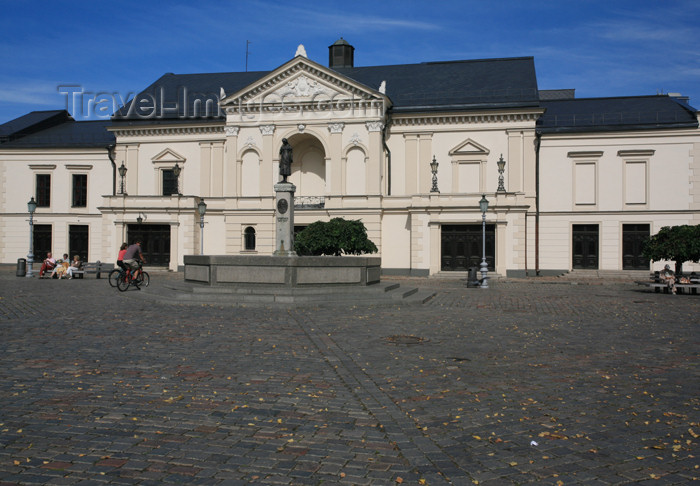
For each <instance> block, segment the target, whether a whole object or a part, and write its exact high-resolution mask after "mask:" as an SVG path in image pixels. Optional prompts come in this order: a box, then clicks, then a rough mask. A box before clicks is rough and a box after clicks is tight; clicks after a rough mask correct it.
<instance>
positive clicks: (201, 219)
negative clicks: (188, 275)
mask: <svg viewBox="0 0 700 486" xmlns="http://www.w3.org/2000/svg"><path fill="white" fill-rule="evenodd" d="M197 211H198V212H199V231H200V242H201V243H200V246H199V254H200V255H204V213H206V212H207V204H206V203H205V202H204V199H200V200H199V203H198V204H197Z"/></svg>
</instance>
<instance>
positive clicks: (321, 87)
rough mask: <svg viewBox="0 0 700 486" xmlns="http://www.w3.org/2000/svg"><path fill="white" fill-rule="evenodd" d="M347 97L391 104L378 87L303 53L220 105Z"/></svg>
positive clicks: (297, 102) (320, 100) (232, 95)
mask: <svg viewBox="0 0 700 486" xmlns="http://www.w3.org/2000/svg"><path fill="white" fill-rule="evenodd" d="M344 99H347V100H367V101H384V102H385V103H386V104H387V106H388V105H389V103H390V102H389V99H388V98H387V97H386V95H384V94H383V93H380V92H379V91H377V90H376V89H373V88H370V87H368V86H365V85H363V84H361V83H358V82H357V81H355V80H353V79H350V78H348V77H346V76H343V75H341V74H340V73H338V72H336V71H333V70H332V69H328V68H326V67H325V66H322V65H320V64H318V63H316V62H314V61H311V60H309V59H307V58H306V57H304V56H297V57H295V58H294V59H292V60H291V61H289V62H287V63H285V64H283V65H282V66H280V67H279V68H277V69H275V70H274V71H272V72H270V73H268V74H267V75H266V76H265V77H263V78H261V79H259V80H257V81H256V82H255V83H253V84H251V85H249V86H247V87H245V88H243V89H242V90H240V91H238V92H237V93H233V94H231V95H229V96H227V97H226V98H224V99H222V100H221V106H222V107H226V106H236V105H240V104H262V105H268V104H269V105H277V104H280V103H283V104H303V103H314V102H322V101H324V100H344Z"/></svg>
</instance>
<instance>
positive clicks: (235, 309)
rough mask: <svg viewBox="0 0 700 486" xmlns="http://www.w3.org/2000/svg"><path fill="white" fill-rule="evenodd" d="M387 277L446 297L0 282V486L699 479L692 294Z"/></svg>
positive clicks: (698, 320) (593, 284) (6, 276)
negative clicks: (378, 300) (389, 298)
mask: <svg viewBox="0 0 700 486" xmlns="http://www.w3.org/2000/svg"><path fill="white" fill-rule="evenodd" d="M181 278H182V276H181V275H178V274H170V273H165V272H163V273H160V272H154V273H152V275H151V282H152V284H151V288H149V289H148V292H150V293H151V294H152V295H154V294H157V293H158V292H167V290H166V289H164V288H163V287H162V286H163V284H164V283H165V282H168V281H175V280H179V279H181ZM397 280H399V281H401V284H402V285H413V286H419V287H422V288H431V289H434V291H435V292H436V295H435V297H434V298H433V299H431V300H430V301H428V302H427V303H426V304H423V305H417V304H413V305H406V304H396V305H386V304H382V305H374V306H373V305H365V304H362V303H361V302H357V303H356V304H342V305H341V304H334V305H323V306H318V305H306V306H294V307H289V308H284V307H264V306H255V307H247V306H221V305H178V304H164V303H159V301H157V300H154V299H152V298H149V297H148V296H147V295H146V294H147V292H143V293H140V292H138V291H127V292H124V293H120V292H118V291H117V290H116V289H114V288H111V287H110V286H109V284H108V283H107V280H106V279H100V280H96V279H94V278H93V277H92V276H91V277H88V278H85V279H82V280H70V281H66V280H61V281H56V280H38V279H26V278H18V277H15V276H14V272H10V271H9V269H7V268H3V269H0V332H1V335H2V340H1V341H0V405H1V406H0V485H3V486H4V485H11V484H144V485H145V484H156V483H158V484H160V483H181V484H183V483H184V484H212V485H214V484H221V485H235V484H283V485H291V484H299V485H305V484H313V485H316V484H359V485H385V484H386V485H390V484H427V485H439V484H455V485H468V484H494V485H495V484H498V485H501V484H523V483H534V484H552V485H556V484H602V485H605V484H630V483H640V484H688V483H690V482H692V481H694V480H697V479H698V478H700V460H699V459H698V458H697V454H698V442H699V440H700V439H699V437H698V436H699V435H700V424H699V422H700V413H699V412H698V410H699V406H700V393H699V392H700V386H699V383H700V379H699V378H700V377H699V376H698V367H697V366H698V349H699V348H698V342H699V341H700V339H699V336H700V333H699V331H700V296H698V295H667V294H655V293H652V292H647V291H645V290H644V289H643V288H642V287H638V286H635V285H633V284H632V283H628V282H611V281H608V282H606V281H597V280H596V281H589V282H583V283H580V284H578V285H575V283H576V282H570V281H560V280H556V279H550V280H546V279H543V280H538V281H537V282H531V281H524V280H520V281H508V280H503V281H494V282H492V283H491V288H490V289H489V290H482V289H467V288H466V287H465V285H464V282H461V281H458V280H441V279H397Z"/></svg>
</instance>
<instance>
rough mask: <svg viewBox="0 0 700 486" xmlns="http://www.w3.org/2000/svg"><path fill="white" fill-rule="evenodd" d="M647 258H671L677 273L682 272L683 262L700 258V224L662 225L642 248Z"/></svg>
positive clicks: (656, 259)
mask: <svg viewBox="0 0 700 486" xmlns="http://www.w3.org/2000/svg"><path fill="white" fill-rule="evenodd" d="M642 255H644V258H648V259H649V260H653V261H659V260H673V261H675V262H676V270H675V272H676V273H677V274H680V273H682V270H683V262H688V261H690V262H697V261H698V260H700V224H699V225H696V226H690V225H687V224H686V225H682V226H664V227H663V228H661V230H660V231H659V232H658V233H656V234H655V235H654V236H652V237H651V238H649V240H648V241H647V243H646V244H645V245H644V248H643V249H642Z"/></svg>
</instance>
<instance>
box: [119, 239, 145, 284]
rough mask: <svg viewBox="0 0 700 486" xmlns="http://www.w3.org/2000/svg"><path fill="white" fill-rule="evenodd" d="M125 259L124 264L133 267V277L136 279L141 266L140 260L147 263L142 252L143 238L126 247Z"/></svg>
mask: <svg viewBox="0 0 700 486" xmlns="http://www.w3.org/2000/svg"><path fill="white" fill-rule="evenodd" d="M123 261H124V266H126V267H128V268H131V278H132V280H135V278H136V272H137V271H138V269H139V267H140V265H139V262H142V263H146V259H145V258H144V257H143V253H141V240H136V241H135V242H134V244H133V245H131V246H129V248H127V249H126V253H125V254H124V260H123ZM137 287H138V285H137Z"/></svg>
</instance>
